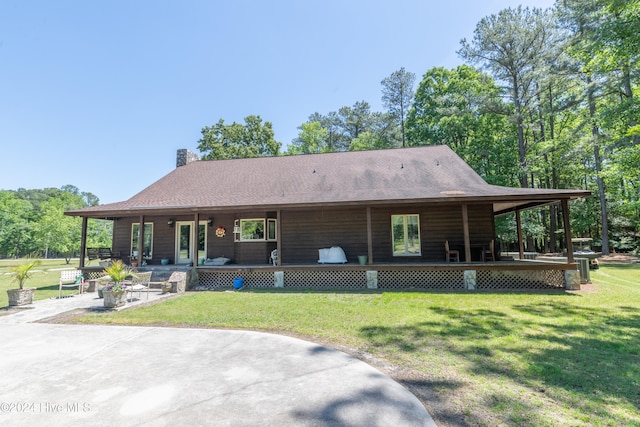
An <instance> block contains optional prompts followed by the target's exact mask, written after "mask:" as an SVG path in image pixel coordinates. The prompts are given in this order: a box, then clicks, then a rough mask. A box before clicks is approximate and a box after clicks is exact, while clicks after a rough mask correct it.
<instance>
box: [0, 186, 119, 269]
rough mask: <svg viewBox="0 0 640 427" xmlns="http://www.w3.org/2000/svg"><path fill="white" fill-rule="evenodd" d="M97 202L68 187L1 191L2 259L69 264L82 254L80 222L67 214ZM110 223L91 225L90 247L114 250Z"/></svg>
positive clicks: (94, 222)
mask: <svg viewBox="0 0 640 427" xmlns="http://www.w3.org/2000/svg"><path fill="white" fill-rule="evenodd" d="M98 203H99V200H98V198H97V197H96V196H95V195H93V194H91V193H83V192H80V191H79V190H78V188H76V187H74V186H72V185H67V186H64V187H62V188H60V189H58V188H45V189H41V190H26V189H23V188H20V189H18V190H16V191H13V190H0V257H2V258H20V257H27V256H32V257H41V258H59V257H64V258H67V260H69V258H70V257H72V256H78V255H79V251H80V237H81V236H80V233H81V219H80V218H76V217H70V216H65V215H64V211H67V210H71V209H81V208H85V207H89V206H95V205H98ZM111 231H112V225H111V221H99V220H96V221H89V223H88V229H87V242H88V245H89V246H107V247H111Z"/></svg>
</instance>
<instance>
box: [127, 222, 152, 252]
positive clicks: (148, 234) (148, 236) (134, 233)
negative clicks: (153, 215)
mask: <svg viewBox="0 0 640 427" xmlns="http://www.w3.org/2000/svg"><path fill="white" fill-rule="evenodd" d="M139 238H140V223H134V224H132V225H131V255H134V256H135V254H137V252H138V239H139ZM152 248H153V224H152V223H145V224H144V244H143V255H144V258H146V259H150V258H151V257H152V256H153V252H152ZM134 251H135V252H134Z"/></svg>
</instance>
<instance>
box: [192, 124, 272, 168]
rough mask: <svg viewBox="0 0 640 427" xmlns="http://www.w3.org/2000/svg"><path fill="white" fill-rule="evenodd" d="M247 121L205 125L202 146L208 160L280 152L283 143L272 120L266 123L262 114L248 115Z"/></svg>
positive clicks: (204, 157)
mask: <svg viewBox="0 0 640 427" xmlns="http://www.w3.org/2000/svg"><path fill="white" fill-rule="evenodd" d="M244 122H245V124H244V125H242V124H240V123H236V122H233V123H232V124H230V125H225V124H224V120H223V119H220V120H219V121H218V123H216V124H215V125H213V126H211V127H209V126H205V127H204V128H202V131H201V133H202V138H200V139H199V140H198V149H199V150H200V152H201V153H204V155H203V156H202V158H203V159H204V160H214V159H218V160H220V159H239V158H248V157H267V156H277V155H278V154H279V153H280V147H281V145H282V144H281V143H280V142H278V141H276V140H275V138H274V134H273V128H272V125H271V122H264V124H263V123H262V118H261V117H260V116H253V115H252V116H247V117H245V119H244Z"/></svg>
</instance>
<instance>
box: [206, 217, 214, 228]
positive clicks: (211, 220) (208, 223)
mask: <svg viewBox="0 0 640 427" xmlns="http://www.w3.org/2000/svg"><path fill="white" fill-rule="evenodd" d="M207 225H208V226H209V227H213V218H209V219H208V220H207Z"/></svg>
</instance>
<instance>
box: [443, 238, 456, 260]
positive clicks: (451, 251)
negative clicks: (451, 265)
mask: <svg viewBox="0 0 640 427" xmlns="http://www.w3.org/2000/svg"><path fill="white" fill-rule="evenodd" d="M444 251H445V252H446V253H447V262H451V261H452V260H455V261H456V262H460V251H458V250H455V249H450V248H449V241H448V240H445V241H444Z"/></svg>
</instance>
